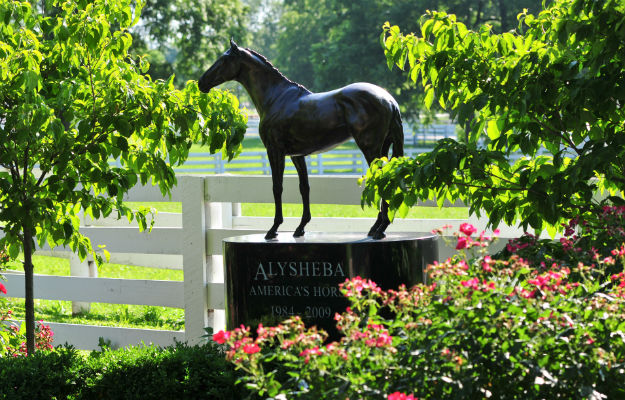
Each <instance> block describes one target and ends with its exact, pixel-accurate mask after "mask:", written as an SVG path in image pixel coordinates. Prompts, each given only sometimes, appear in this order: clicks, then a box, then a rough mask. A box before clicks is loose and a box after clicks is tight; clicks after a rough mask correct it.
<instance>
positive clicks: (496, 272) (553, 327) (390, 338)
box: [213, 224, 625, 400]
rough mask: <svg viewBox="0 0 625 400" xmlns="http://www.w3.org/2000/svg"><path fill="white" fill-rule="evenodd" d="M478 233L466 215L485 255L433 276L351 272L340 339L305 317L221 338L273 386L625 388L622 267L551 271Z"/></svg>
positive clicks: (554, 391) (262, 384)
mask: <svg viewBox="0 0 625 400" xmlns="http://www.w3.org/2000/svg"><path fill="white" fill-rule="evenodd" d="M473 233H475V228H473V227H472V226H470V225H469V224H463V226H461V233H459V234H457V240H458V242H457V246H456V247H457V248H458V249H460V250H461V251H463V252H471V251H475V250H476V249H477V250H478V253H481V255H480V256H478V257H471V258H470V257H468V256H467V255H466V254H464V253H462V254H464V255H463V256H456V257H454V258H451V259H449V260H447V261H446V262H444V263H440V264H438V263H437V264H435V265H433V266H430V267H429V269H428V272H429V276H430V279H431V283H430V284H429V285H423V284H421V285H417V286H415V287H413V288H411V289H410V290H408V289H406V288H405V287H400V288H399V289H398V290H389V291H383V290H381V289H380V288H379V287H378V286H377V285H376V284H375V283H374V282H371V281H369V280H364V279H361V278H354V279H352V280H348V281H346V282H345V283H344V284H343V286H342V292H343V293H344V294H345V295H346V296H347V297H348V299H349V301H350V303H351V304H350V307H349V308H348V309H347V310H346V311H345V312H344V313H342V314H340V315H339V314H337V315H336V320H337V327H338V328H339V330H340V331H341V332H342V333H343V334H344V337H343V338H342V339H341V340H340V341H339V342H332V343H324V340H325V337H326V335H325V333H323V332H317V331H316V330H315V329H314V328H313V329H307V328H306V327H304V325H303V323H302V321H301V320H300V319H299V318H294V319H291V320H288V321H285V322H284V323H283V324H282V325H279V326H277V327H270V328H267V327H262V326H260V327H259V328H258V329H257V332H256V333H257V336H256V337H255V338H253V337H252V335H251V333H250V330H249V329H247V328H245V329H241V328H239V329H235V330H234V331H231V332H223V331H221V332H218V333H216V334H215V335H214V337H213V338H214V340H215V341H217V342H219V343H225V344H227V345H229V347H230V348H229V350H228V352H227V353H226V357H227V358H228V359H229V360H231V361H232V362H233V363H234V365H236V366H237V368H240V369H241V370H243V371H245V372H246V375H245V376H244V378H243V379H242V380H243V381H245V382H246V383H247V385H248V387H250V388H252V389H254V390H255V391H257V392H258V393H259V394H261V395H269V396H273V397H276V396H278V395H283V396H286V398H288V399H293V398H303V399H315V400H316V399H345V398H350V399H367V400H370V399H384V400H394V399H410V398H413V397H414V398H419V399H424V398H425V399H468V398H493V399H555V398H563V399H573V398H592V399H602V398H609V399H623V398H625V340H624V339H625V272H620V273H616V274H613V275H607V276H606V275H605V268H606V263H607V262H609V263H610V264H611V265H610V266H613V261H605V262H604V260H597V262H596V263H595V264H594V265H583V264H578V265H575V266H572V267H568V266H563V265H558V264H554V265H550V266H549V267H547V268H545V269H544V270H540V269H533V268H530V267H529V264H528V263H527V262H526V261H524V260H523V259H521V258H520V257H518V256H516V255H513V256H511V257H509V258H507V259H503V260H497V259H494V258H491V257H490V256H488V255H486V254H485V253H484V249H485V246H486V245H487V244H488V243H489V242H490V239H489V238H486V237H484V235H483V234H482V235H480V237H479V238H476V237H474V236H472V235H473ZM614 257H620V258H621V262H622V259H623V258H625V253H624V254H619V253H618V252H617V254H616V255H615V256H614ZM621 271H622V269H621Z"/></svg>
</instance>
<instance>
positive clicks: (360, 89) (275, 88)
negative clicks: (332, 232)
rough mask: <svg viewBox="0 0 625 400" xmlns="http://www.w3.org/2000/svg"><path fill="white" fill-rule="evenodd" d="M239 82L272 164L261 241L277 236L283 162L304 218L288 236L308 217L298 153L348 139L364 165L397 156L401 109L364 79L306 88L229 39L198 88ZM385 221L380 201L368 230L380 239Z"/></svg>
mask: <svg viewBox="0 0 625 400" xmlns="http://www.w3.org/2000/svg"><path fill="white" fill-rule="evenodd" d="M231 80H234V81H237V82H239V83H240V84H242V85H243V87H245V89H246V90H247V92H248V93H249V95H250V97H251V98H252V101H253V102H254V106H256V110H257V112H258V114H259V116H260V125H259V128H258V130H259V134H260V139H261V140H262V142H263V144H264V145H265V148H266V149H267V156H268V158H269V163H270V166H271V175H272V182H273V196H274V201H275V207H276V210H275V216H274V223H273V226H272V227H271V229H269V231H268V232H267V235H266V236H265V239H273V238H275V237H276V236H277V231H278V227H279V226H280V224H282V221H283V217H282V177H283V174H284V161H285V157H286V156H290V157H291V160H292V161H293V164H294V165H295V169H296V170H297V174H298V177H299V189H300V193H301V195H302V202H303V214H302V220H301V222H300V224H299V226H298V227H297V229H296V230H295V232H294V234H293V236H295V237H299V236H302V235H304V227H305V226H306V224H307V223H308V222H309V221H310V201H309V193H310V186H309V184H308V171H307V170H306V162H305V160H304V157H305V156H307V155H309V154H314V153H320V152H324V151H327V150H330V149H331V148H333V147H335V146H337V145H339V144H341V143H343V142H345V141H347V140H349V139H350V138H354V141H355V142H356V144H357V145H358V147H359V148H360V150H361V151H362V152H363V154H364V156H365V159H366V160H367V163H368V164H371V162H372V161H373V160H374V159H376V158H380V157H386V156H388V152H389V149H390V146H391V144H392V145H393V157H399V156H402V155H403V144H404V142H403V141H404V132H403V128H402V122H401V115H400V113H399V106H398V105H397V102H396V101H395V99H394V98H393V97H392V96H391V95H390V94H389V93H388V92H387V91H385V90H384V89H382V88H380V87H378V86H375V85H372V84H370V83H354V84H351V85H348V86H345V87H342V88H340V89H336V90H332V91H330V92H324V93H312V92H310V91H309V90H308V89H306V88H305V87H303V86H302V85H300V84H298V83H295V82H292V81H290V80H289V79H287V78H286V77H285V76H284V75H282V73H280V71H278V70H277V69H276V68H275V67H274V66H273V65H272V64H271V63H270V62H269V61H267V59H266V58H265V57H263V56H262V55H260V54H258V53H256V52H255V51H253V50H250V49H246V48H242V47H239V46H237V44H236V43H234V41H233V40H230V49H228V50H227V51H226V52H225V53H224V54H223V55H222V56H221V57H219V58H218V59H217V61H215V63H214V64H213V65H212V66H211V67H210V68H209V69H208V70H207V71H206V72H204V74H203V75H202V77H201V78H200V80H199V82H198V86H199V88H200V90H201V91H202V92H204V93H207V92H208V91H209V90H211V89H212V88H213V87H215V86H217V85H219V84H221V83H223V82H226V81H231ZM389 224H390V221H389V218H388V204H387V203H386V202H385V201H382V204H381V209H380V213H379V214H378V217H377V220H376V221H375V224H374V225H373V226H372V227H371V230H370V231H369V234H368V235H369V236H371V237H373V238H374V239H382V238H384V237H385V235H384V231H385V230H386V228H387V227H388V225H389Z"/></svg>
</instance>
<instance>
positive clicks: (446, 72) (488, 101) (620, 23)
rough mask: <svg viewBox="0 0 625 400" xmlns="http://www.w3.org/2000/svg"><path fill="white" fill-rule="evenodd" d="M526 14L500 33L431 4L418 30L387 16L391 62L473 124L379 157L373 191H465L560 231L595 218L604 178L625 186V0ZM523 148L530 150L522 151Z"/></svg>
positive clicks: (564, 4) (492, 208)
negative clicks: (517, 29) (404, 29)
mask: <svg viewBox="0 0 625 400" xmlns="http://www.w3.org/2000/svg"><path fill="white" fill-rule="evenodd" d="M519 23H520V24H521V25H523V30H524V33H523V34H519V33H509V32H507V33H503V34H493V33H492V32H491V29H490V27H489V26H488V25H484V26H482V27H481V28H480V29H479V30H478V31H470V30H468V29H467V28H466V26H465V25H464V24H463V23H460V22H458V21H456V18H455V16H454V15H449V14H446V13H444V12H430V13H428V14H426V15H425V16H424V17H423V19H422V20H421V30H420V32H419V33H418V34H408V35H403V34H402V33H401V32H400V29H399V28H398V27H396V26H391V25H389V24H387V25H385V27H384V33H383V41H384V46H385V52H386V56H387V59H388V63H389V65H390V66H392V65H397V66H399V67H400V68H405V69H406V71H407V73H409V76H410V78H411V80H412V81H413V82H415V83H417V82H418V83H419V84H420V85H421V86H422V87H423V89H424V91H425V99H426V106H428V107H429V106H431V105H432V104H433V103H434V102H435V101H437V102H438V103H439V104H440V106H441V107H443V108H444V109H446V110H448V111H449V112H450V113H451V115H452V116H454V117H455V118H457V119H458V122H459V123H461V124H466V125H467V126H468V134H467V137H466V141H465V142H463V143H459V142H457V141H455V140H451V139H446V140H442V141H440V142H439V143H438V145H437V146H436V147H435V148H434V149H433V151H431V152H430V153H426V154H422V155H419V156H418V157H415V158H414V159H410V158H402V159H399V160H391V161H390V162H388V163H387V164H383V162H381V161H379V162H377V163H375V164H374V165H373V166H372V168H371V169H370V170H369V172H368V173H367V177H366V180H367V184H366V188H365V191H364V194H363V202H364V203H371V202H373V201H375V199H376V198H379V197H383V198H385V199H387V200H389V201H390V206H391V208H392V209H394V210H399V211H400V212H402V213H403V212H404V211H405V210H406V209H407V208H408V207H410V206H412V205H414V204H415V203H416V202H417V201H420V200H425V199H429V198H433V197H436V198H437V199H438V201H439V202H442V201H444V200H445V199H449V200H451V201H455V200H456V199H461V200H463V201H466V202H468V203H469V204H470V212H471V213H474V214H477V215H479V214H480V213H481V212H482V210H484V212H485V213H486V214H487V215H488V217H489V224H490V225H492V226H497V225H498V224H499V223H500V222H502V221H505V222H506V223H508V224H513V223H515V222H519V223H520V225H522V226H523V227H524V228H526V229H527V227H532V228H534V229H535V230H537V231H540V230H541V229H543V228H545V227H547V228H549V229H550V231H551V232H552V233H553V232H555V231H556V230H557V229H561V226H560V224H561V223H562V222H564V221H566V220H567V219H571V218H576V217H582V218H583V219H586V220H589V221H592V220H593V218H596V217H597V215H598V213H596V211H597V208H598V207H601V206H602V205H603V203H602V202H600V201H599V200H598V199H597V198H596V197H595V193H596V192H597V191H598V190H607V194H608V195H616V194H621V195H622V193H623V190H624V189H625V170H624V167H625V146H624V144H625V134H624V133H625V132H624V130H625V127H624V126H623V120H624V119H625V118H624V117H625V115H624V114H625V113H624V111H623V104H625V86H624V84H623V82H625V80H624V77H625V59H624V57H625V41H624V40H623V37H625V6H624V5H623V3H622V2H619V1H612V0H599V1H592V0H557V1H555V2H554V4H553V5H552V6H551V7H549V8H546V9H545V10H543V11H542V12H540V13H539V14H538V15H532V14H528V13H521V14H520V15H519ZM483 134H486V135H487V140H486V141H483V140H482V138H483V137H484V136H483ZM539 150H541V151H544V153H545V154H541V153H539ZM517 151H520V152H521V153H523V154H524V155H525V157H524V158H521V159H520V160H518V161H516V162H512V161H511V159H510V158H511V154H512V153H513V152H517ZM605 201H612V202H615V203H618V204H622V203H623V200H622V199H620V198H619V197H615V196H609V197H608V198H607V199H606V200H605Z"/></svg>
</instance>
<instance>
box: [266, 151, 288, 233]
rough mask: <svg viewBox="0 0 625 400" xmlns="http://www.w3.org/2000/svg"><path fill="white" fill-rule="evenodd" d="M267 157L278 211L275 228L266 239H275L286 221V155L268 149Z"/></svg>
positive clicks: (270, 230) (274, 221)
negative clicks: (284, 185)
mask: <svg viewBox="0 0 625 400" xmlns="http://www.w3.org/2000/svg"><path fill="white" fill-rule="evenodd" d="M267 156H268V158H269V165H270V166H271V180H272V183H273V200H274V204H275V206H276V211H275V214H274V218H273V226H272V227H271V229H269V231H268V232H267V234H266V235H265V239H267V240H268V239H273V238H275V237H276V236H278V227H279V226H280V224H282V221H283V220H284V219H283V217H282V176H283V175H284V154H281V153H280V152H278V151H275V150H269V149H267Z"/></svg>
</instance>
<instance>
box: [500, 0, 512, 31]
mask: <svg viewBox="0 0 625 400" xmlns="http://www.w3.org/2000/svg"><path fill="white" fill-rule="evenodd" d="M506 1H507V0H499V15H500V16H501V32H508V29H510V28H509V27H508V8H507V7H506Z"/></svg>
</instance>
